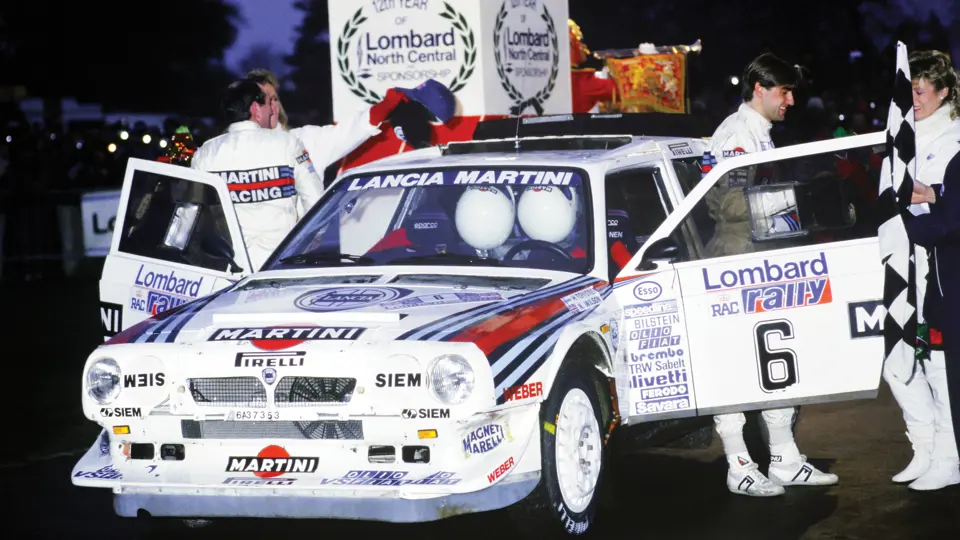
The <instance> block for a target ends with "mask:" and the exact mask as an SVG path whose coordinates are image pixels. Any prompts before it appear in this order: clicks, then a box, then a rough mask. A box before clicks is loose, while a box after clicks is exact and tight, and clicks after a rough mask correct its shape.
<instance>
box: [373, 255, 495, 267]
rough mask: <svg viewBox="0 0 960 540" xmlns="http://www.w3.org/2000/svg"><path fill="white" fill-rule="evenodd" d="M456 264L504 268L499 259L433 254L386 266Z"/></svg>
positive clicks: (403, 259)
mask: <svg viewBox="0 0 960 540" xmlns="http://www.w3.org/2000/svg"><path fill="white" fill-rule="evenodd" d="M444 262H447V263H456V264H480V265H484V266H503V264H502V263H501V262H500V261H499V260H497V259H484V258H481V257H478V256H476V255H463V254H460V253H431V254H429V255H415V256H413V257H404V258H401V259H393V260H392V261H388V262H386V263H384V264H420V263H444Z"/></svg>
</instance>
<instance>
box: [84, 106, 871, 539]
mask: <svg viewBox="0 0 960 540" xmlns="http://www.w3.org/2000/svg"><path fill="white" fill-rule="evenodd" d="M541 120H542V119H541ZM705 148H706V141H705V140H704V139H699V138H689V137H687V138H678V137H666V136H635V135H618V136H592V135H582V136H581V135H577V136H541V137H519V138H517V139H509V140H499V139H486V140H475V141H470V142H462V143H450V144H448V145H446V146H443V147H433V148H427V149H423V150H418V151H413V152H408V153H405V154H401V155H398V156H395V157H392V158H388V159H384V160H381V161H378V162H376V163H372V164H369V165H366V166H363V167H360V168H356V169H351V170H350V171H348V172H347V173H346V174H344V175H343V176H342V177H341V178H340V179H338V181H337V182H336V183H334V184H333V185H332V186H331V188H330V189H329V190H328V191H327V192H326V193H325V194H324V196H323V198H322V199H321V200H320V202H318V203H317V204H316V206H314V207H313V208H312V209H311V210H310V212H309V213H308V214H307V215H306V216H305V217H303V218H302V219H301V220H300V221H299V223H298V224H297V226H296V227H295V229H294V230H293V231H292V232H291V233H290V234H289V235H288V236H287V238H286V239H285V240H284V241H283V243H282V244H281V245H280V246H279V247H278V248H277V249H276V251H275V252H274V253H273V254H272V256H271V257H270V259H269V260H268V261H267V262H266V263H265V265H264V267H263V269H262V270H261V271H259V272H256V273H251V272H249V270H248V269H249V268H250V263H249V258H248V256H247V253H246V250H245V249H244V245H243V241H242V237H241V235H240V230H239V226H238V224H237V219H236V215H235V213H234V211H233V207H232V205H231V202H230V198H229V192H228V191H227V188H226V186H225V185H224V184H223V182H222V181H221V180H220V179H219V178H218V177H216V176H213V175H207V174H204V173H200V172H197V171H192V170H189V169H185V168H182V167H176V166H172V165H165V164H159V163H152V162H145V161H140V160H136V159H131V160H130V161H129V165H128V170H127V175H126V178H125V183H124V186H123V193H122V199H121V207H120V209H119V213H118V219H117V224H116V228H115V233H114V237H113V243H112V246H111V250H110V254H109V256H108V257H107V260H106V262H105V266H104V270H103V277H102V280H101V300H102V303H101V317H102V320H103V330H104V337H105V340H106V341H105V343H104V344H103V345H102V346H100V347H98V348H97V349H96V350H95V351H93V353H91V354H90V356H89V358H88V359H87V361H86V365H85V368H84V375H83V389H82V400H83V410H84V414H85V415H86V417H87V418H89V419H90V420H91V421H94V422H97V423H98V424H100V425H101V426H103V428H104V429H103V432H102V434H101V436H100V438H99V439H98V441H97V442H96V443H95V444H94V445H93V446H92V447H91V448H90V450H89V451H88V452H87V453H86V454H85V455H84V456H83V457H82V458H81V459H80V461H79V462H78V463H77V464H76V466H75V468H74V470H73V473H72V481H73V483H74V484H76V485H79V486H89V487H100V488H108V489H111V490H112V491H113V493H114V507H115V510H116V512H117V513H118V514H119V515H121V516H131V517H132V516H136V515H137V514H138V512H140V511H141V510H143V511H146V512H148V513H149V514H150V515H154V516H179V517H183V518H211V517H233V516H244V517H250V516H261V517H288V518H336V519H361V520H380V521H392V522H414V521H430V520H436V519H441V518H445V517H449V516H453V515H457V514H461V513H468V512H481V511H487V510H493V509H499V508H510V513H511V514H514V515H517V516H518V517H519V519H518V520H517V523H518V524H520V525H523V526H530V527H536V530H537V531H538V533H537V534H538V535H540V536H543V535H546V534H548V533H550V532H556V533H558V534H580V533H584V532H586V531H587V530H588V529H589V528H590V526H591V524H592V523H593V520H594V517H595V514H596V501H597V494H598V490H599V489H601V488H602V486H603V477H604V469H605V467H606V460H607V452H608V447H607V442H608V440H610V438H611V435H612V434H615V433H616V432H617V431H619V430H623V429H633V428H635V427H642V426H654V425H661V424H665V423H668V422H671V421H674V422H675V421H687V420H694V419H698V418H699V419H702V420H705V421H707V422H710V425H712V421H710V416H711V415H714V414H717V413H723V412H732V411H750V410H758V409H764V408H771V407H782V406H788V405H799V404H806V403H818V402H826V401H833V400H846V399H859V398H871V397H874V396H875V395H876V393H877V390H878V386H879V381H880V370H881V364H882V356H883V355H882V338H880V337H879V336H880V330H881V329H880V322H881V321H882V306H881V302H880V294H881V272H882V267H881V265H880V263H879V260H878V257H877V254H878V245H877V238H876V231H877V228H876V222H875V220H874V219H873V218H872V216H873V215H874V214H873V212H874V210H873V206H872V205H873V204H874V203H875V198H874V197H873V196H872V195H873V194H875V193H877V189H876V187H875V186H876V182H877V177H878V173H877V171H878V167H875V165H876V164H877V159H878V155H879V153H880V152H882V151H883V148H884V140H883V134H882V133H879V134H875V135H863V136H856V137H848V138H842V139H834V140H830V141H821V142H816V143H811V144H807V145H798V146H792V147H786V148H781V149H776V150H770V151H766V152H760V153H755V154H747V155H742V156H738V157H735V158H731V159H729V160H725V161H724V162H723V163H722V164H720V165H719V166H716V167H714V168H713V169H712V170H710V167H708V166H706V165H704V164H703V162H702V160H703V154H704V151H705ZM757 167H763V168H764V170H765V171H767V172H766V173H765V174H766V176H767V177H772V178H774V179H775V180H776V181H775V182H771V183H769V184H766V185H758V186H754V187H752V188H749V189H747V190H746V197H747V198H748V202H749V205H750V209H751V214H750V215H751V217H750V223H749V231H750V234H751V241H752V244H751V245H752V247H751V249H750V250H749V251H748V252H746V253H743V254H739V255H733V256H724V257H714V256H712V255H711V254H710V253H709V252H708V250H707V249H706V246H707V243H708V241H709V240H710V238H711V236H712V235H714V234H725V232H724V231H722V230H719V229H718V228H716V227H714V223H713V221H712V219H711V218H710V215H709V211H708V209H707V207H706V204H705V195H706V194H707V192H708V191H709V190H710V189H711V188H712V187H713V186H714V185H715V184H716V183H717V181H718V180H719V179H720V178H721V177H723V175H726V174H731V173H732V174H743V172H744V170H747V169H750V168H757ZM875 169H876V170H875ZM771 171H772V172H771ZM785 191H790V192H792V193H791V196H790V197H789V200H791V201H796V204H795V206H794V207H791V208H787V209H784V208H782V207H781V206H777V205H776V204H771V203H770V201H771V200H774V199H777V197H778V196H779V195H782V194H783V193H784V192H785ZM784 211H787V212H789V213H790V215H791V216H792V219H793V220H794V221H795V222H796V223H798V224H799V226H798V227H791V228H782V227H777V220H778V219H779V218H780V217H782V216H783V215H784V214H783V213H784ZM701 425H703V424H702V423H701ZM708 429H709V428H708Z"/></svg>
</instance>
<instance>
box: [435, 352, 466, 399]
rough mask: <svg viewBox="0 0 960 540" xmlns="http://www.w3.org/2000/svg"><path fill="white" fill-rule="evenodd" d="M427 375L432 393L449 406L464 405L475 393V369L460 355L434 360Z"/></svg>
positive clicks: (450, 355) (449, 355) (446, 355)
mask: <svg viewBox="0 0 960 540" xmlns="http://www.w3.org/2000/svg"><path fill="white" fill-rule="evenodd" d="M427 374H428V377H430V392H432V393H433V395H434V396H436V398H437V399H439V400H440V401H442V402H444V403H446V404H447V405H456V404H457V403H463V402H464V401H465V400H466V399H467V398H468V397H470V394H472V393H473V382H474V375H473V368H471V367H470V363H469V362H467V360H466V358H464V357H462V356H460V355H457V354H445V355H443V356H438V357H437V358H434V359H433V363H432V364H431V365H430V369H429V370H427Z"/></svg>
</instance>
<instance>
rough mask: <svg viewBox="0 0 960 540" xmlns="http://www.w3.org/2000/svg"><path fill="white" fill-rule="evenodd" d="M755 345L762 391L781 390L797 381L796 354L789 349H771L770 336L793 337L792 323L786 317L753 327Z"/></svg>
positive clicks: (783, 338) (782, 338)
mask: <svg viewBox="0 0 960 540" xmlns="http://www.w3.org/2000/svg"><path fill="white" fill-rule="evenodd" d="M753 332H754V336H755V337H756V342H755V343H756V346H757V367H758V368H759V370H760V389H761V390H763V391H764V392H767V393H770V392H776V391H777V390H783V389H784V388H788V387H789V386H791V385H794V384H796V383H797V382H798V381H799V374H798V369H799V366H797V355H796V353H794V352H793V350H791V349H771V348H770V336H772V335H774V334H776V335H778V336H779V338H780V339H781V340H787V339H793V324H792V323H791V322H790V321H788V320H786V319H779V320H776V321H764V322H761V323H758V324H757V325H756V326H754V327H753Z"/></svg>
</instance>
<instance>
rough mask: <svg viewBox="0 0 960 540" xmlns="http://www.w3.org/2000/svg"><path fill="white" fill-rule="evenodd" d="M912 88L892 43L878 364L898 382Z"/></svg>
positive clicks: (904, 361) (912, 298)
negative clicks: (894, 66) (881, 353)
mask: <svg viewBox="0 0 960 540" xmlns="http://www.w3.org/2000/svg"><path fill="white" fill-rule="evenodd" d="M914 125H915V124H914V115H913V85H912V84H911V79H910V63H909V61H908V60H907V47H906V45H904V44H903V43H901V42H897V75H896V78H895V80H894V82H893V99H892V100H891V102H890V112H889V114H888V116H887V157H886V158H885V159H884V160H883V167H882V168H881V171H880V200H879V205H880V206H879V208H880V212H881V216H880V218H881V224H880V227H879V231H878V233H879V237H880V257H881V262H882V263H883V267H884V268H883V269H884V273H883V307H885V308H886V310H887V314H886V317H885V318H884V320H883V341H884V364H885V365H886V367H887V368H888V369H889V370H891V372H892V373H893V375H895V376H896V377H897V378H898V379H901V380H904V381H906V382H909V381H910V380H911V379H912V378H913V373H914V371H915V370H914V364H915V361H916V360H915V357H914V348H915V346H916V341H917V268H916V259H915V256H914V255H915V248H914V244H913V243H912V242H910V239H909V238H908V237H907V229H906V225H905V223H904V220H905V219H909V212H908V210H907V208H908V207H909V206H910V197H911V194H912V193H913V179H914V177H915V176H916V160H915V157H916V153H917V145H916V131H915V129H914Z"/></svg>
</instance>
